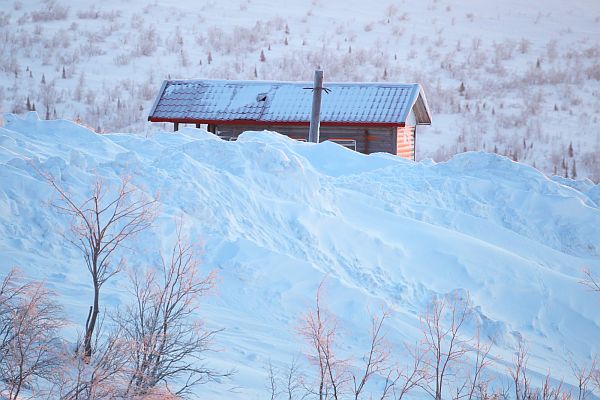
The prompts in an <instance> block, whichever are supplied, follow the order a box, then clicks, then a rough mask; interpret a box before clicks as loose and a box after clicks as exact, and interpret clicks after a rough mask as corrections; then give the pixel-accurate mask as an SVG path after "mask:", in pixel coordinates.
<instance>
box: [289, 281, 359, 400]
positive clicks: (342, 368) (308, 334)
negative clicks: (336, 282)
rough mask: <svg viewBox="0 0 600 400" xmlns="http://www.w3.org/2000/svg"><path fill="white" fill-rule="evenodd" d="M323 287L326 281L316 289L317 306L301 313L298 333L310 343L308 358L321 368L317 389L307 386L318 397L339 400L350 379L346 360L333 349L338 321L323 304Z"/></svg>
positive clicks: (321, 399)
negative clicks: (340, 357) (339, 356)
mask: <svg viewBox="0 0 600 400" xmlns="http://www.w3.org/2000/svg"><path fill="white" fill-rule="evenodd" d="M323 286H324V281H323V282H321V284H320V285H319V287H318V289H317V293H316V296H315V306H314V308H311V309H309V310H308V311H307V312H306V313H304V314H303V315H302V316H301V318H300V320H301V322H300V327H299V329H298V333H299V334H300V336H301V337H302V338H303V339H304V340H305V341H306V343H307V344H308V345H309V346H310V354H309V360H310V362H311V363H312V364H314V365H316V366H317V368H318V376H317V384H316V387H317V388H316V389H313V388H311V387H306V389H307V390H308V391H309V392H311V394H314V395H317V396H319V400H326V399H330V398H331V399H335V400H338V399H339V398H340V395H341V392H342V390H343V389H344V386H345V385H346V384H347V383H348V381H349V379H350V378H349V376H348V368H347V361H346V360H342V359H338V357H337V355H336V354H335V351H334V346H335V340H336V336H337V331H338V328H337V321H336V318H335V317H334V316H333V315H331V314H329V313H327V312H326V311H325V310H324V309H323V307H322V305H321V297H322V292H323Z"/></svg>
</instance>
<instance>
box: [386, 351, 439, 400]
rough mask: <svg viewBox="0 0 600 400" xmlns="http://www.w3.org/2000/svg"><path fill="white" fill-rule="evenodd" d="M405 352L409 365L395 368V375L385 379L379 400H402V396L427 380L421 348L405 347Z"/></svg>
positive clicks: (423, 353) (423, 354)
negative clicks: (388, 399)
mask: <svg viewBox="0 0 600 400" xmlns="http://www.w3.org/2000/svg"><path fill="white" fill-rule="evenodd" d="M407 350H408V353H409V355H410V357H409V359H410V360H411V363H410V364H409V365H407V366H406V367H404V368H396V369H395V371H394V374H395V375H388V376H387V377H386V383H385V386H384V389H383V391H382V393H381V396H380V397H379V398H380V400H383V399H387V398H392V399H394V400H402V399H403V398H404V396H406V395H408V394H409V393H410V392H411V391H412V390H414V389H416V388H418V387H421V386H422V385H423V384H425V383H426V382H427V380H428V379H429V376H428V375H427V371H426V369H425V352H423V350H422V348H421V346H419V345H416V346H414V348H409V347H408V346H407ZM392 377H393V378H392Z"/></svg>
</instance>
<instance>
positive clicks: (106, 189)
mask: <svg viewBox="0 0 600 400" xmlns="http://www.w3.org/2000/svg"><path fill="white" fill-rule="evenodd" d="M43 176H44V177H45V179H46V181H47V182H48V183H49V184H50V186H52V188H53V189H54V190H55V191H56V193H57V194H58V199H57V200H56V201H54V202H53V203H52V205H53V206H54V207H55V208H56V209H57V210H58V211H59V212H61V213H64V214H66V215H68V216H70V217H71V226H70V230H71V235H68V236H67V237H66V238H67V240H69V241H70V242H71V243H72V244H74V245H75V246H76V247H77V248H78V249H79V250H80V251H81V252H82V253H83V256H84V258H85V263H86V266H87V269H88V271H89V272H90V276H91V278H92V283H93V286H94V302H93V305H92V306H90V311H89V314H88V317H87V321H86V324H85V336H84V341H83V352H84V354H85V356H86V357H88V358H89V357H90V356H91V355H92V338H93V335H94V329H95V327H96V322H97V319H98V314H99V313H100V289H101V288H102V285H104V283H106V281H107V280H108V279H110V278H111V277H112V276H114V275H115V274H116V273H118V272H119V270H120V265H116V266H114V265H113V264H112V263H111V262H112V257H113V256H114V255H115V253H116V252H117V250H119V249H120V248H121V247H123V246H124V244H125V243H126V242H127V241H128V240H129V239H131V238H132V237H133V236H135V235H136V234H138V233H140V232H142V231H143V230H145V229H147V228H149V227H150V225H151V224H152V221H153V220H154V217H155V215H156V205H157V199H156V198H154V199H152V198H148V197H147V196H146V195H145V194H144V193H143V192H142V191H141V190H139V189H138V188H136V187H135V186H133V185H132V184H131V183H130V181H129V178H122V179H121V182H120V184H119V186H118V187H117V188H112V187H111V186H110V185H107V184H106V182H105V181H104V179H101V178H99V177H96V179H95V181H94V184H93V186H92V188H91V193H90V195H89V196H88V197H87V198H85V199H84V200H82V201H78V200H77V199H76V196H75V195H73V194H72V193H70V192H69V191H67V190H66V189H64V188H62V187H61V185H60V184H59V183H58V182H57V181H56V179H54V177H53V176H51V175H50V174H43Z"/></svg>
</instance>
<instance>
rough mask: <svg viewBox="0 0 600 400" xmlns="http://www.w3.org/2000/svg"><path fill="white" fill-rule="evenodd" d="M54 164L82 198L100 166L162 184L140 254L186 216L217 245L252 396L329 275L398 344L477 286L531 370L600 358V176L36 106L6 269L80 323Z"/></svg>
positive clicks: (219, 299)
mask: <svg viewBox="0 0 600 400" xmlns="http://www.w3.org/2000/svg"><path fill="white" fill-rule="evenodd" d="M36 169H39V170H41V171H43V172H50V173H52V174H53V175H54V176H55V177H57V178H58V179H60V181H61V183H62V184H63V185H65V186H66V187H69V188H70V190H71V191H72V192H73V193H82V194H83V193H84V192H85V189H86V187H87V185H89V183H90V182H91V181H92V179H93V177H94V174H99V175H101V176H103V177H105V178H106V179H107V180H108V181H112V182H116V180H117V179H118V178H119V176H122V175H125V174H129V175H131V176H132V181H133V183H134V184H135V185H136V186H138V187H140V188H142V189H143V190H145V191H148V192H149V193H155V192H157V191H158V192H160V194H161V217H160V219H159V220H158V222H157V224H156V226H155V228H154V229H153V231H152V232H149V233H148V234H147V235H145V236H144V237H143V238H140V240H139V243H140V248H141V249H140V251H139V252H138V253H135V254H127V258H128V263H129V265H130V266H131V267H133V268H135V267H136V266H138V265H141V264H143V263H145V262H150V261H151V259H152V255H151V254H152V251H151V250H152V249H154V248H156V247H160V245H161V243H162V244H163V245H168V238H170V237H171V236H172V235H173V233H174V232H173V227H174V223H173V219H174V218H182V219H183V220H184V221H185V223H186V227H187V229H188V231H189V235H190V236H191V237H192V238H194V239H197V240H201V241H202V242H203V243H204V249H205V259H204V263H205V264H206V265H207V266H208V267H210V268H217V269H218V271H219V275H220V283H219V290H218V294H217V295H216V296H214V297H212V298H210V299H209V302H208V304H207V305H206V307H205V310H204V312H205V316H206V318H207V320H208V323H209V324H210V325H212V326H218V327H225V332H224V333H223V335H222V336H221V338H220V339H219V345H220V346H222V347H223V348H224V349H226V351H225V352H224V353H220V354H217V355H215V360H214V362H218V363H222V364H224V365H229V366H231V365H233V366H235V367H236V368H238V370H239V373H238V377H237V378H236V380H237V382H236V383H237V384H239V386H242V387H243V388H244V389H240V392H239V393H238V395H239V397H238V398H240V399H241V398H261V397H264V393H263V391H264V385H263V383H264V371H263V370H262V369H261V367H262V366H264V365H266V363H267V362H268V360H272V361H273V362H274V363H275V364H280V365H283V364H285V363H287V362H289V360H290V359H291V357H292V355H295V354H296V355H297V354H298V349H299V348H300V340H299V338H297V337H296V336H295V334H294V326H295V324H296V322H295V321H296V317H297V315H298V314H299V312H300V311H301V310H302V309H303V307H305V305H306V304H307V303H308V302H309V301H310V298H311V296H312V294H313V293H314V289H315V287H316V286H317V285H318V283H319V282H320V281H321V280H322V279H323V277H324V276H325V275H327V276H328V281H329V283H328V288H329V291H330V295H329V297H330V298H331V304H330V306H331V309H332V310H333V311H334V312H335V313H336V314H337V315H339V316H340V319H341V320H343V322H344V324H345V325H346V326H347V327H348V329H349V330H350V331H352V330H356V332H359V329H358V327H360V326H361V325H363V324H364V323H365V321H366V320H367V318H368V316H367V313H366V307H367V306H374V305H376V304H380V303H384V304H385V305H386V306H387V307H388V308H390V309H391V310H392V311H393V318H392V321H391V326H390V329H391V331H392V333H393V334H392V335H391V337H392V338H394V341H396V342H397V343H398V344H399V343H401V342H402V341H413V342H414V341H415V340H417V339H418V337H419V336H418V335H419V332H418V314H419V312H421V311H422V309H423V307H424V306H425V305H426V304H427V302H428V301H429V300H430V298H431V296H434V295H438V294H446V293H452V292H457V291H458V293H464V292H466V291H468V292H469V293H470V294H471V296H472V299H473V303H474V306H475V311H476V314H477V316H478V319H479V322H480V323H481V324H482V326H483V329H484V332H485V333H486V334H488V335H490V336H491V335H493V336H495V337H496V338H497V343H498V346H497V353H498V355H499V356H504V358H505V359H510V358H511V354H512V353H511V352H512V350H513V348H514V346H515V344H516V341H517V339H518V338H520V337H525V338H526V339H527V340H528V342H529V343H530V344H531V346H530V348H531V349H530V354H531V355H532V358H531V361H530V368H531V369H532V370H533V371H536V372H539V373H542V374H543V373H545V372H546V370H547V369H548V368H551V369H552V371H553V373H554V372H555V371H556V373H555V375H558V376H560V375H561V373H563V375H564V376H565V378H566V379H567V382H569V379H570V378H569V371H568V367H566V366H567V365H568V364H567V363H566V362H565V360H567V359H573V360H575V361H577V362H581V363H584V362H586V361H587V360H588V359H589V357H590V355H591V354H592V353H593V352H597V351H599V350H600V348H598V343H597V337H598V334H599V332H600V327H599V325H600V318H599V316H598V312H597V303H596V301H597V299H595V298H594V297H593V294H591V293H588V292H586V291H585V290H584V289H583V288H582V287H581V285H579V284H578V281H579V279H580V278H581V269H582V268H584V267H587V268H591V269H592V270H596V271H598V270H600V207H599V203H600V202H599V198H600V197H599V193H600V189H598V186H597V185H594V184H593V183H591V182H590V181H572V180H567V179H564V178H557V177H555V178H552V179H549V178H547V177H546V176H545V175H543V174H542V173H540V172H539V171H537V170H535V169H534V168H531V167H528V166H525V165H523V164H519V163H515V162H512V161H510V160H509V159H507V158H505V157H501V156H497V155H493V154H487V153H475V152H472V153H464V154H461V155H458V156H455V157H453V158H452V159H451V160H449V161H448V162H444V163H437V164H436V163H434V162H433V161H430V160H425V161H422V162H420V163H414V162H410V161H406V160H403V159H400V158H397V157H394V156H390V155H387V154H374V155H370V156H366V155H362V154H358V153H355V152H352V151H350V150H347V149H345V148H343V147H340V146H338V145H335V144H333V143H329V142H325V143H321V144H318V145H314V144H308V143H299V142H296V141H293V140H290V139H288V138H286V137H284V136H281V135H279V134H276V133H272V132H246V133H244V134H242V135H241V136H240V138H239V140H238V141H237V142H226V141H222V140H220V139H218V138H216V137H214V136H213V135H212V134H210V133H208V132H206V131H203V130H198V129H191V128H186V129H183V130H181V131H180V132H178V133H166V132H165V133H156V134H153V135H152V136H149V137H143V136H140V135H135V134H110V135H98V134H96V133H94V132H92V131H90V130H88V129H86V128H84V127H82V126H79V125H77V124H75V123H71V122H68V121H64V120H55V121H40V120H39V119H37V115H36V114H35V113H31V114H29V115H27V117H26V118H24V119H21V118H19V117H16V116H14V115H6V116H5V126H4V127H3V128H0V182H1V185H0V252H1V253H2V257H0V271H1V272H2V273H5V271H7V270H8V268H9V267H11V266H13V265H19V266H20V267H21V268H23V269H24V270H25V272H26V273H27V274H28V275H31V276H35V277H43V278H44V279H46V280H47V282H48V284H49V285H50V286H51V287H53V288H54V289H56V290H57V291H58V292H59V293H60V299H61V301H62V302H63V303H64V304H65V306H66V307H67V310H68V313H69V315H71V316H73V317H72V318H73V321H74V322H75V323H76V324H78V323H81V322H83V321H84V318H85V315H84V314H85V310H86V307H87V306H86V304H87V302H88V301H89V298H90V292H91V288H90V287H89V286H88V283H87V275H86V273H85V271H84V269H83V268H82V266H81V265H80V264H81V262H82V260H81V257H80V256H79V254H77V252H76V251H75V249H72V248H70V247H68V246H66V247H65V245H64V243H63V242H64V241H63V239H62V238H61V235H60V231H58V230H57V227H65V226H66V221H65V220H64V218H63V217H62V216H60V215H57V214H56V213H55V212H54V211H53V210H52V209H51V208H50V207H47V206H46V204H47V202H48V200H49V199H51V198H52V192H51V190H50V188H49V187H48V186H47V185H46V183H45V182H44V181H43V180H42V179H41V178H40V177H39V174H38V173H37V172H36ZM106 293H107V301H108V302H109V304H112V305H118V304H119V303H121V302H123V301H126V296H127V295H126V294H125V292H124V291H123V289H122V285H121V284H120V282H119V280H118V279H117V280H116V281H115V282H112V283H111V284H110V285H109V286H108V288H107V292H106ZM348 337H349V339H347V340H348V342H347V343H346V345H347V346H348V348H354V347H357V348H361V347H363V346H364V343H363V342H361V340H362V339H363V338H361V336H360V335H356V337H355V336H354V335H348ZM246 365H248V367H246ZM565 368H567V370H565ZM500 372H502V373H503V372H504V371H500ZM214 390H215V393H214V396H215V397H219V395H220V396H224V397H223V398H231V395H232V394H231V393H227V394H225V395H223V393H221V392H222V391H221V392H219V388H218V387H217V388H215V389H214Z"/></svg>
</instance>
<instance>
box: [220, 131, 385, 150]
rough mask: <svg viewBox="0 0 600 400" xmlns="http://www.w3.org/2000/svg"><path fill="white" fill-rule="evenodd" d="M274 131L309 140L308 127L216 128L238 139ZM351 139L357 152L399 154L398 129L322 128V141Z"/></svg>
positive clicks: (221, 132) (226, 135)
mask: <svg viewBox="0 0 600 400" xmlns="http://www.w3.org/2000/svg"><path fill="white" fill-rule="evenodd" d="M263 130H268V131H273V132H278V133H281V134H283V135H286V136H289V137H291V138H293V139H304V140H307V139H308V126H302V125H297V126H296V125H276V124H274V125H229V124H221V125H217V126H216V131H217V133H218V135H219V136H225V137H237V136H238V135H239V134H241V133H242V132H245V131H263ZM330 139H349V140H355V141H356V151H358V152H360V153H364V154H370V153H377V152H386V153H391V154H397V153H396V152H397V128H396V127H389V128H388V127H381V128H379V127H375V128H374V127H360V126H328V125H326V126H321V129H320V140H321V141H322V142H323V141H325V140H330Z"/></svg>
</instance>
